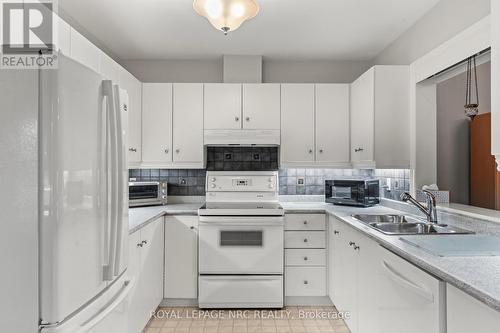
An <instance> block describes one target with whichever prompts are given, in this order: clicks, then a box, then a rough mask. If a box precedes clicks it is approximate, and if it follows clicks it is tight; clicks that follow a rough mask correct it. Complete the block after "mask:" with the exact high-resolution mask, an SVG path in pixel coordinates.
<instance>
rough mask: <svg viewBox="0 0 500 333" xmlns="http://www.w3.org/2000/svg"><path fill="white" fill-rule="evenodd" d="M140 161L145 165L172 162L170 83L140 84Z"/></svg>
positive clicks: (159, 164) (152, 165)
mask: <svg viewBox="0 0 500 333" xmlns="http://www.w3.org/2000/svg"><path fill="white" fill-rule="evenodd" d="M142 161H143V165H145V166H151V167H154V166H162V165H165V164H168V163H171V162H172V84H171V83H144V84H143V85H142Z"/></svg>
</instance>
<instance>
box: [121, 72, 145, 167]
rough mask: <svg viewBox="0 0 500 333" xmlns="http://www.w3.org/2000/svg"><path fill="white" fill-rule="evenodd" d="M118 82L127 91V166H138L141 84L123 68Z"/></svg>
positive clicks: (140, 155)
mask: <svg viewBox="0 0 500 333" xmlns="http://www.w3.org/2000/svg"><path fill="white" fill-rule="evenodd" d="M119 83H120V86H121V87H122V88H123V89H125V90H127V93H128V162H129V167H138V166H139V164H140V163H141V160H142V146H141V140H142V138H141V135H142V134H141V133H142V84H141V82H140V81H139V80H137V79H136V78H135V77H134V76H133V75H132V74H130V73H129V72H127V71H126V70H124V69H121V70H120V73H119Z"/></svg>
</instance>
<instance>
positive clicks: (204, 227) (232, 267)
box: [199, 216, 283, 274]
mask: <svg viewBox="0 0 500 333" xmlns="http://www.w3.org/2000/svg"><path fill="white" fill-rule="evenodd" d="M199 266H200V267H199V269H200V274H283V217H282V216H279V217H275V216H260V217H257V216H256V217H240V216H201V217H200V223H199Z"/></svg>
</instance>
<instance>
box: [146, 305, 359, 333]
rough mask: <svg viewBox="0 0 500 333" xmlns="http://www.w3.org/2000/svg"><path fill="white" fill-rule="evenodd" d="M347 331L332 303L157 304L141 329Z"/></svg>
mask: <svg viewBox="0 0 500 333" xmlns="http://www.w3.org/2000/svg"><path fill="white" fill-rule="evenodd" d="M323 332H325V333H326V332H329V333H349V332H350V331H349V329H348V328H347V327H346V325H345V323H344V321H343V320H342V319H341V318H339V314H338V312H337V310H336V309H335V307H286V308H285V309H283V310H276V311H272V310H205V311H204V310H199V309H197V308H158V310H157V311H156V314H155V315H154V316H153V318H152V319H151V320H150V322H149V323H148V325H147V327H146V329H145V330H144V333H323Z"/></svg>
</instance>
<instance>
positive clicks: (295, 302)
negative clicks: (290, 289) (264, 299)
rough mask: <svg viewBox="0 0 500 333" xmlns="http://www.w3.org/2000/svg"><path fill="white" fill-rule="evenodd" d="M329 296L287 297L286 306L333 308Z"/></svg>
mask: <svg viewBox="0 0 500 333" xmlns="http://www.w3.org/2000/svg"><path fill="white" fill-rule="evenodd" d="M332 305H333V303H332V301H331V300H330V297H328V296H286V297H285V306H332Z"/></svg>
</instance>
